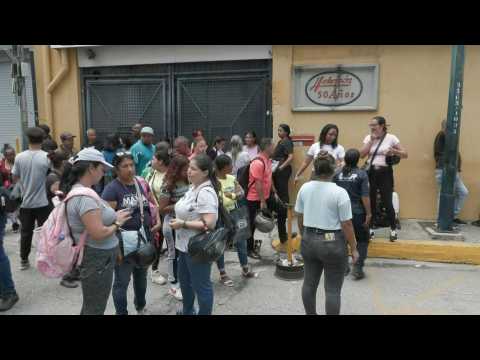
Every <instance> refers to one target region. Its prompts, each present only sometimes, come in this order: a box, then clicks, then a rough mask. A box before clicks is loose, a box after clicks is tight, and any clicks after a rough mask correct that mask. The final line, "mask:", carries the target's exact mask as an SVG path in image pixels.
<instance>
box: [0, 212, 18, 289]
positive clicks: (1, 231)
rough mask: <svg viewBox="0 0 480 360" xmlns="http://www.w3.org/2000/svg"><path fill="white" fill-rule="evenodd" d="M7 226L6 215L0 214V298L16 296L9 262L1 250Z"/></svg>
mask: <svg viewBox="0 0 480 360" xmlns="http://www.w3.org/2000/svg"><path fill="white" fill-rule="evenodd" d="M6 225H7V215H6V214H0V297H4V296H7V295H12V294H16V291H15V284H14V283H13V279H12V270H11V268H10V260H9V259H8V256H7V254H5V249H4V248H3V237H4V236H5V226H6Z"/></svg>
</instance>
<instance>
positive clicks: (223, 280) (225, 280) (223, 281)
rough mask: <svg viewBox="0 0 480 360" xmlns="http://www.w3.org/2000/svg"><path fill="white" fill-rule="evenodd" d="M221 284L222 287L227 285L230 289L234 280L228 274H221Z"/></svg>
mask: <svg viewBox="0 0 480 360" xmlns="http://www.w3.org/2000/svg"><path fill="white" fill-rule="evenodd" d="M220 283H221V284H222V285H225V286H228V287H232V286H233V280H232V279H231V278H230V276H228V275H227V274H221V275H220Z"/></svg>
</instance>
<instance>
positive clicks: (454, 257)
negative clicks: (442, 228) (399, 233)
mask: <svg viewBox="0 0 480 360" xmlns="http://www.w3.org/2000/svg"><path fill="white" fill-rule="evenodd" d="M368 257H369V258H386V259H400V260H417V261H430V262H443V263H452V264H470V265H480V244H472V243H465V242H463V241H448V242H445V241H441V240H397V241H395V242H390V241H389V240H383V239H374V240H373V241H371V242H370V245H369V247H368Z"/></svg>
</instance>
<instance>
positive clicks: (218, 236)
mask: <svg viewBox="0 0 480 360" xmlns="http://www.w3.org/2000/svg"><path fill="white" fill-rule="evenodd" d="M200 191H202V189H200ZM200 191H199V192H198V194H197V198H196V200H195V202H197V200H198V196H199V195H200ZM217 198H218V220H217V224H216V226H215V229H214V230H207V231H205V232H201V233H200V234H197V235H194V236H192V237H191V238H190V239H189V241H188V254H189V255H190V257H191V258H192V261H193V262H195V263H210V262H214V261H216V260H218V258H219V257H220V256H222V255H223V253H224V251H225V246H226V243H227V240H228V238H229V236H230V234H231V233H232V228H233V225H232V220H231V218H230V216H229V214H228V212H227V210H226V209H225V207H224V206H223V202H222V199H221V197H219V196H218V195H217Z"/></svg>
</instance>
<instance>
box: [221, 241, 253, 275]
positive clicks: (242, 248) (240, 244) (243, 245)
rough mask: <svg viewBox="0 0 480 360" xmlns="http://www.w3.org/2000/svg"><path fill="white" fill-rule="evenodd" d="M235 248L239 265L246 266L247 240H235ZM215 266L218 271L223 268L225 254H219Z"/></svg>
mask: <svg viewBox="0 0 480 360" xmlns="http://www.w3.org/2000/svg"><path fill="white" fill-rule="evenodd" d="M235 247H236V248H237V254H238V260H239V261H240V266H242V267H246V266H248V257H247V240H246V239H244V240H242V241H237V243H236V244H235ZM217 267H218V270H219V271H224V270H225V255H222V256H220V258H219V259H218V260H217Z"/></svg>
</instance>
